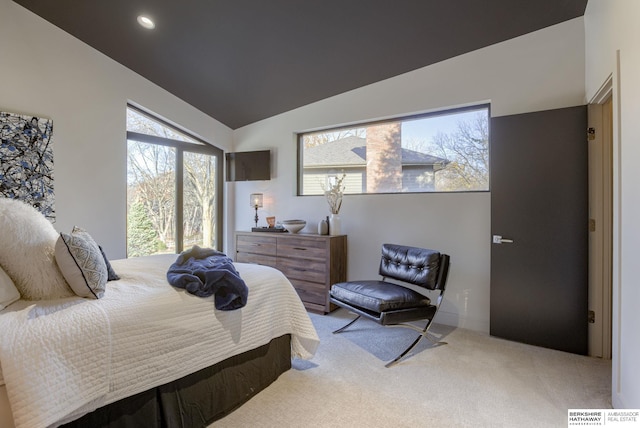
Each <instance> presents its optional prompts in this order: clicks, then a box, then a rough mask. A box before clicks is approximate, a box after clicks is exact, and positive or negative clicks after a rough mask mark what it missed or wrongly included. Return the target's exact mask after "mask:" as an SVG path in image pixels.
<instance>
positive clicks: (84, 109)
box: [0, 0, 231, 258]
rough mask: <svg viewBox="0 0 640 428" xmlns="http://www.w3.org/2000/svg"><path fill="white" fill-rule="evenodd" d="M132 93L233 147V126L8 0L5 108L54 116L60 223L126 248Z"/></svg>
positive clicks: (1, 106) (2, 39) (115, 254)
mask: <svg viewBox="0 0 640 428" xmlns="http://www.w3.org/2000/svg"><path fill="white" fill-rule="evenodd" d="M128 101H132V102H134V103H136V104H139V105H141V106H144V107H146V108H148V109H150V110H152V111H153V112H155V113H157V114H158V115H160V116H162V117H164V118H165V119H167V120H169V121H171V122H175V123H178V124H180V125H182V126H183V127H185V128H187V129H189V130H190V131H192V132H194V133H195V134H196V135H198V136H199V137H201V138H203V139H204V140H205V141H208V142H210V143H213V144H215V145H217V146H218V147H220V148H222V149H224V150H228V149H229V148H230V146H231V130H230V129H229V128H227V127H226V126H224V125H222V124H221V123H220V122H218V121H216V120H214V119H212V118H211V117H209V116H206V115H205V114H203V113H202V112H200V111H198V110H196V109H195V108H194V107H192V106H190V105H188V104H186V103H185V102H183V101H181V100H180V99H178V98H176V97H175V96H173V95H171V94H169V93H168V92H166V91H164V90H163V89H160V88H159V87H157V86H156V85H154V84H152V83H151V82H149V81H148V80H145V79H143V78H142V77H140V76H139V75H138V74H136V73H134V72H132V71H131V70H129V69H127V68H125V67H123V66H121V65H119V64H117V63H116V62H115V61H112V60H111V59H109V58H108V57H106V56H104V55H102V54H100V53H99V52H97V51H96V50H94V49H92V48H90V47H89V46H87V45H86V44H84V43H82V42H80V41H79V40H78V39H76V38H74V37H71V36H70V35H69V34H67V33H65V32H64V31H62V30H60V29H58V28H57V27H55V26H53V25H51V24H49V23H48V22H46V21H44V20H42V19H40V18H39V17H37V16H36V15H34V14H33V13H31V12H29V11H27V10H26V9H24V8H22V7H21V6H19V5H17V4H16V3H13V2H12V1H10V0H0V110H2V111H8V112H14V113H22V114H33V115H40V116H43V117H48V118H51V119H53V148H54V175H55V182H54V183H55V184H54V191H55V196H56V211H57V220H56V223H55V227H56V229H58V230H59V231H69V230H70V229H71V228H72V227H73V225H78V226H82V227H85V228H86V229H87V230H88V231H89V232H90V233H91V235H92V236H94V238H95V239H96V241H98V242H99V243H100V244H101V245H102V246H103V247H104V249H105V251H106V253H107V255H108V256H109V257H110V258H120V257H125V255H126V236H125V233H126V153H127V149H126V147H127V146H126V116H125V109H126V105H127V102H128Z"/></svg>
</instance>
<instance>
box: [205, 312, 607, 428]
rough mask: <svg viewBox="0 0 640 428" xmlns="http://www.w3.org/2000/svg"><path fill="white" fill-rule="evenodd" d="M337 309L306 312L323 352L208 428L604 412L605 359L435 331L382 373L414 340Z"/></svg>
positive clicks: (532, 420) (504, 422)
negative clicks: (433, 341)
mask: <svg viewBox="0 0 640 428" xmlns="http://www.w3.org/2000/svg"><path fill="white" fill-rule="evenodd" d="M350 318H353V316H352V315H351V314H349V313H348V312H347V311H345V310H343V309H339V310H337V311H334V312H332V313H331V314H329V315H324V316H322V315H315V314H311V319H312V321H313V323H314V325H315V326H316V329H317V330H318V334H319V336H320V340H321V342H320V346H319V348H318V351H317V353H316V355H315V356H314V358H313V359H312V360H311V361H302V360H294V361H293V369H292V370H289V371H287V372H286V373H284V374H282V375H281V376H280V377H279V378H278V380H276V381H275V382H274V383H273V384H272V385H270V386H269V387H268V388H266V389H265V390H264V391H262V392H260V393H259V394H257V395H256V396H255V397H253V398H252V399H251V400H249V402H247V403H246V404H245V405H243V406H242V407H240V408H239V409H237V410H235V411H234V412H233V413H231V414H230V415H228V416H227V417H225V418H223V419H221V420H219V421H217V422H215V423H214V424H212V425H211V428H224V427H234V428H237V427H383V426H392V427H412V428H413V427H426V426H428V427H436V428H437V427H474V428H478V427H492V428H493V427H566V426H567V411H568V409H603V408H611V361H610V360H602V359H598V358H590V357H586V356H580V355H575V354H570V353H565V352H561V351H555V350H550V349H545V348H539V347H536V346H530V345H525V344H521V343H516V342H510V341H507V340H502V339H498V338H495V337H491V336H489V335H487V334H483V333H479V332H475V331H470V330H465V329H461V328H454V327H449V326H445V325H440V324H434V325H433V327H432V328H431V330H430V331H431V332H432V333H433V336H434V337H437V338H439V339H441V340H443V341H446V342H447V344H446V345H438V346H434V345H433V344H431V343H430V342H429V341H427V340H424V339H423V340H422V341H421V343H420V344H419V345H418V346H417V347H416V348H414V350H413V352H412V353H411V354H409V356H408V357H405V359H404V360H402V361H401V362H400V363H399V364H397V365H395V366H393V367H391V368H386V367H385V366H384V365H385V363H386V362H387V361H390V360H392V359H393V358H395V356H396V355H397V354H398V353H400V352H401V351H402V350H403V349H404V348H405V347H406V346H408V345H409V344H410V343H411V342H412V341H413V339H414V338H415V337H417V333H416V332H414V331H412V330H409V329H403V328H383V327H381V326H379V325H377V324H375V323H373V322H371V321H369V320H359V321H358V322H356V323H355V324H354V325H352V326H351V327H350V328H349V329H347V330H345V331H344V332H343V333H340V334H332V333H331V332H332V331H333V330H335V329H337V328H339V327H341V326H342V325H344V324H346V322H347V321H348V320H349V319H350Z"/></svg>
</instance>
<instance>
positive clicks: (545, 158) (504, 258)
mask: <svg viewBox="0 0 640 428" xmlns="http://www.w3.org/2000/svg"><path fill="white" fill-rule="evenodd" d="M586 129H587V110H586V106H578V107H571V108H564V109H557V110H548V111H541V112H535V113H527V114H520V115H513V116H503V117H496V118H492V119H491V148H490V150H491V231H492V234H493V235H494V238H493V240H492V242H495V243H492V244H491V297H490V305H491V306H490V333H491V335H493V336H497V337H501V338H504V339H509V340H514V341H518V342H523V343H528V344H532V345H537V346H543V347H547V348H552V349H558V350H561V351H566V352H573V353H577V354H586V353H587V325H588V322H587V321H588V320H587V314H588V311H587V298H588V271H587V260H588V173H587V165H588V158H587V154H588V150H587V142H586V140H587V139H586ZM496 236H498V237H499V236H501V237H502V241H501V240H500V239H499V238H497V237H496ZM508 241H512V242H508Z"/></svg>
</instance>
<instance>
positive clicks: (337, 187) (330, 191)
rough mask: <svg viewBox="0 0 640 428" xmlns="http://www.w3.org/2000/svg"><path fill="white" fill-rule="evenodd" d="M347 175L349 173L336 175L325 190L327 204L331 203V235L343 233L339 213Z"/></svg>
mask: <svg viewBox="0 0 640 428" xmlns="http://www.w3.org/2000/svg"><path fill="white" fill-rule="evenodd" d="M346 177H347V174H342V177H340V178H337V177H336V179H335V180H334V181H333V182H332V183H330V184H329V185H328V187H327V189H325V192H324V195H325V197H326V198H327V204H328V205H329V210H330V211H331V216H330V217H329V234H330V235H339V234H340V233H341V222H340V217H339V216H338V214H339V213H340V208H341V207H342V196H343V194H344V187H345V185H344V180H345V178H346Z"/></svg>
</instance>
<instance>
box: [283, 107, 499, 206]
mask: <svg viewBox="0 0 640 428" xmlns="http://www.w3.org/2000/svg"><path fill="white" fill-rule="evenodd" d="M482 109H486V111H487V154H488V155H490V149H491V103H489V102H486V103H479V104H470V105H467V106H463V107H454V108H447V109H442V110H434V111H429V112H425V113H414V114H407V115H399V116H393V117H389V118H385V119H377V120H369V121H361V122H353V123H349V124H346V125H339V126H332V127H328V128H319V129H313V130H308V131H301V132H296V134H295V135H296V149H297V154H296V196H321V195H318V194H303V193H302V191H303V190H304V189H303V180H304V150H303V145H304V143H303V138H304V136H305V135H307V134H316V133H331V132H337V131H340V130H345V129H354V128H366V127H368V126H376V125H383V124H385V123H393V122H404V121H411V120H416V119H426V118H429V117H438V116H444V115H448V114H456V113H463V112H468V111H474V110H482ZM340 168H342V167H340V166H336V173H335V174H341V171H340ZM490 172H491V158H490V157H489V161H488V171H487V189H486V190H485V189H481V190H455V191H446V190H431V191H417V190H415V191H406V192H359V193H355V192H349V193H345V195H347V194H348V195H405V194H406V195H412V194H413V195H415V194H443V193H444V194H447V193H452V194H456V193H483V192H490V191H491V179H490V178H491V174H490Z"/></svg>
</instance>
